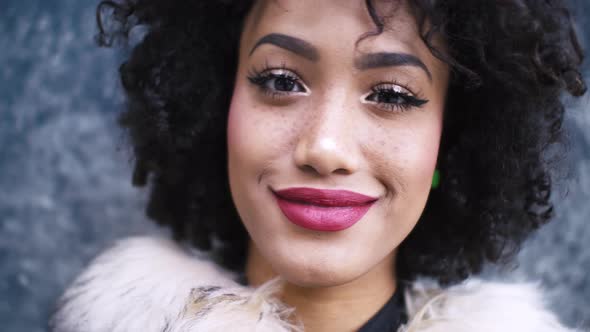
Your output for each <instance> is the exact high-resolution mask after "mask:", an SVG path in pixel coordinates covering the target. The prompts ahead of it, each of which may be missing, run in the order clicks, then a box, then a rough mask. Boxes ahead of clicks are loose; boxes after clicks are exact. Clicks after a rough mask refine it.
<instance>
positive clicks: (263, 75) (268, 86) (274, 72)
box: [248, 69, 307, 94]
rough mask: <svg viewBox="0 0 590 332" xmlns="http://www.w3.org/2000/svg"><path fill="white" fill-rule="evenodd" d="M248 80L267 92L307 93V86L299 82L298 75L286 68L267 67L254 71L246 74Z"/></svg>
mask: <svg viewBox="0 0 590 332" xmlns="http://www.w3.org/2000/svg"><path fill="white" fill-rule="evenodd" d="M248 80H250V82H252V83H253V84H255V85H257V86H259V87H260V88H261V89H262V90H263V91H264V92H268V93H273V94H274V93H278V94H294V93H307V88H306V87H305V86H304V85H303V84H302V83H301V80H300V79H299V77H298V76H297V75H296V74H295V73H293V72H292V71H290V70H287V69H267V70H264V71H262V72H254V73H252V74H251V75H249V76H248Z"/></svg>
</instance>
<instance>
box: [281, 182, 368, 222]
mask: <svg viewBox="0 0 590 332" xmlns="http://www.w3.org/2000/svg"><path fill="white" fill-rule="evenodd" d="M271 191H272V192H273V194H274V195H275V198H276V199H277V204H278V205H279V208H280V209H281V211H282V212H283V214H284V215H285V217H287V219H289V221H291V222H292V223H294V224H296V225H298V226H301V227H304V228H307V229H310V230H315V231H331V232H335V231H340V230H344V229H346V228H349V227H351V226H352V225H354V224H355V223H357V222H358V221H359V220H360V219H361V218H362V217H363V216H364V215H365V214H366V213H367V212H368V211H369V209H370V208H371V206H372V205H373V204H374V203H375V202H376V201H377V199H378V198H376V197H371V196H367V195H363V194H359V193H356V192H353V191H348V190H327V189H314V188H305V187H298V188H287V189H283V190H278V191H274V190H272V189H271Z"/></svg>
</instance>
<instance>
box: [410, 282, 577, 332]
mask: <svg viewBox="0 0 590 332" xmlns="http://www.w3.org/2000/svg"><path fill="white" fill-rule="evenodd" d="M542 294H543V292H542V290H541V287H540V285H539V284H537V283H532V282H510V283H508V282H495V281H484V280H482V279H477V278H470V279H467V280H466V281H464V282H463V283H461V284H458V285H454V286H451V287H448V288H440V287H438V286H437V285H436V284H434V283H433V282H431V281H426V280H419V281H416V282H414V283H413V284H412V285H411V287H408V289H406V292H405V300H406V308H407V311H408V316H409V317H410V320H409V322H408V324H407V326H406V327H405V329H402V331H407V332H413V331H420V332H422V331H424V332H426V331H427V332H439V331H441V332H442V331H455V332H462V331H465V332H467V331H479V332H497V331H498V332H499V331H518V332H525V331H526V332H529V331H530V332H575V331H576V330H571V329H568V328H567V327H565V326H563V325H561V324H560V323H559V321H558V319H557V317H556V316H555V314H554V313H553V312H551V311H550V310H548V309H547V308H546V303H545V302H546V301H545V299H544V298H543V295H542ZM580 332H581V331H580Z"/></svg>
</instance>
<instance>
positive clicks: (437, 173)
mask: <svg viewBox="0 0 590 332" xmlns="http://www.w3.org/2000/svg"><path fill="white" fill-rule="evenodd" d="M439 185H440V171H439V170H438V169H435V170H434V175H432V189H436V188H438V186H439Z"/></svg>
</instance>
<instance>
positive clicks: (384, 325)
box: [237, 274, 408, 332]
mask: <svg viewBox="0 0 590 332" xmlns="http://www.w3.org/2000/svg"><path fill="white" fill-rule="evenodd" d="M237 281H238V283H240V284H242V285H244V286H246V285H248V279H247V278H246V275H245V274H240V275H238V280H237ZM403 287H404V285H403V283H402V282H398V283H397V287H396V289H395V292H394V293H393V295H392V296H391V298H389V300H388V301H387V303H385V304H384V305H383V307H381V309H379V311H377V313H375V315H373V317H371V319H369V320H368V321H367V322H366V323H365V325H363V326H361V328H360V329H359V330H358V332H396V331H397V330H398V328H399V327H400V326H401V325H402V324H405V323H406V322H407V321H408V316H407V314H406V310H405V308H406V306H405V303H404V296H403V294H404V290H403Z"/></svg>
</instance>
